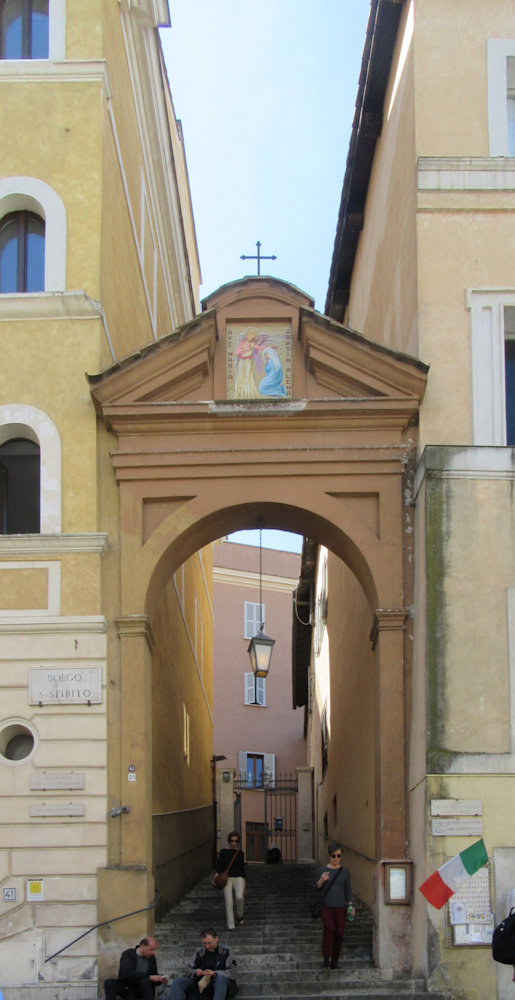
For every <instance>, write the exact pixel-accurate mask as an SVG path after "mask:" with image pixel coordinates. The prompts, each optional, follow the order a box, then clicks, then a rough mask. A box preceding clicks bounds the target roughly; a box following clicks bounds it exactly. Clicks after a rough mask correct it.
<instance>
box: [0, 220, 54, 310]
mask: <svg viewBox="0 0 515 1000" xmlns="http://www.w3.org/2000/svg"><path fill="white" fill-rule="evenodd" d="M44 288H45V223H44V220H43V219H42V218H41V217H40V216H39V215H36V214H35V213H34V212H26V211H21V212H10V213H9V214H8V215H5V216H4V218H3V219H2V220H0V292H2V293H6V292H42V291H44Z"/></svg>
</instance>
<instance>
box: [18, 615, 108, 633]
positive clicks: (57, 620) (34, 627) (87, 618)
mask: <svg viewBox="0 0 515 1000" xmlns="http://www.w3.org/2000/svg"><path fill="white" fill-rule="evenodd" d="M64 632H66V633H67V634H68V633H70V632H71V633H73V634H77V633H80V634H84V633H95V632H100V633H105V632H107V621H106V619H105V618H104V617H103V616H101V615H81V616H70V617H63V616H62V615H45V616H44V617H42V616H40V615H30V614H28V615H27V616H26V617H25V618H10V617H9V615H7V614H5V615H4V614H2V616H1V617H0V635H15V634H23V635H30V634H38V635H39V634H43V633H47V634H48V633H51V634H52V635H57V633H64Z"/></svg>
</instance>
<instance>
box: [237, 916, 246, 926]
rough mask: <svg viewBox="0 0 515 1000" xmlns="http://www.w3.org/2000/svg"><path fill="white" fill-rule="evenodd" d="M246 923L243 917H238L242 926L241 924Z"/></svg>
mask: <svg viewBox="0 0 515 1000" xmlns="http://www.w3.org/2000/svg"><path fill="white" fill-rule="evenodd" d="M244 923H245V921H244V919H243V917H238V925H239V926H241V924H244Z"/></svg>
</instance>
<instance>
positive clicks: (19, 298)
mask: <svg viewBox="0 0 515 1000" xmlns="http://www.w3.org/2000/svg"><path fill="white" fill-rule="evenodd" d="M0 65H1V60H0ZM101 318H102V307H101V305H99V303H98V302H94V301H93V299H90V298H89V296H88V295H86V293H85V292H81V291H77V292H32V293H31V292H19V293H15V294H13V295H7V294H3V295H0V322H2V320H9V321H10V322H14V321H15V320H37V321H38V322H41V320H45V319H51V320H56V319H67V320H70V319H101Z"/></svg>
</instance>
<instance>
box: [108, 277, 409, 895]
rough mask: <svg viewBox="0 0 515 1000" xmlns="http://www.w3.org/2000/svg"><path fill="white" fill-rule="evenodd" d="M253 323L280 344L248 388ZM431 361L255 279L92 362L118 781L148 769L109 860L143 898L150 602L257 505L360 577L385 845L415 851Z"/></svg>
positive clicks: (113, 760)
mask: <svg viewBox="0 0 515 1000" xmlns="http://www.w3.org/2000/svg"><path fill="white" fill-rule="evenodd" d="M249 330H250V331H255V332H254V333H252V336H249V333H248V331H249ZM256 331H257V332H256ZM259 331H262V332H259ZM257 336H262V337H263V338H264V339H263V340H262V342H261V344H262V350H261V357H260V358H259V359H258V360H259V361H260V364H261V366H262V369H264V368H265V358H266V351H265V349H266V350H268V357H269V359H270V358H272V359H273V358H274V352H275V355H276V356H277V357H279V353H280V351H282V354H281V362H282V366H283V370H284V372H285V375H284V382H283V388H284V393H283V395H281V396H280V397H277V398H276V397H273V398H269V397H263V396H260V395H259V394H258V395H257V397H256V396H255V395H253V393H256V391H257V390H256V389H255V388H254V389H252V387H251V388H250V389H249V396H245V391H246V390H245V385H246V383H245V384H243V382H242V379H243V375H240V382H241V383H242V384H240V385H239V387H238V384H237V383H238V379H237V377H236V376H235V369H238V364H239V363H241V364H243V362H242V361H241V359H242V357H244V354H243V349H242V348H241V344H242V343H243V342H244V341H245V345H246V349H247V348H248V352H247V355H246V356H245V358H246V361H249V359H250V357H251V354H250V347H249V344H248V343H247V341H246V340H245V338H247V339H248V340H249V341H250V344H251V346H252V343H253V340H254V341H255V338H256V337H257ZM271 343H274V344H275V347H274V348H272V347H271V346H270V344H271ZM240 348H241V350H240V355H238V349H240ZM425 377H426V369H425V367H424V366H423V365H422V364H421V363H420V362H418V361H415V360H413V359H411V358H406V357H405V356H399V355H396V354H395V353H394V352H392V351H388V350H386V349H385V348H381V347H379V346H377V345H375V344H373V343H371V342H370V341H367V340H366V339H365V338H363V337H360V336H359V335H358V334H356V333H355V332H354V331H350V330H346V329H345V328H344V327H341V326H340V325H338V324H335V323H332V322H330V321H328V320H327V319H325V318H324V317H322V316H320V315H318V314H317V313H315V312H314V311H313V309H312V302H311V300H309V299H308V297H307V296H305V295H304V294H303V293H301V292H299V291H298V290H297V289H294V288H292V287H291V286H289V285H286V284H285V283H283V282H278V281H273V280H272V279H245V280H243V281H241V282H235V283H234V284H233V285H229V286H225V287H224V288H222V289H221V290H219V292H217V293H215V295H213V296H211V297H210V299H209V300H207V302H206V303H205V310H204V313H203V314H202V315H201V316H200V317H198V318H197V319H195V320H194V321H193V322H191V323H190V324H188V325H187V327H185V328H183V329H182V330H180V331H178V332H177V333H176V334H174V335H172V336H170V337H169V338H165V339H164V340H162V341H160V342H158V343H156V344H152V345H150V346H149V348H148V349H147V350H145V349H143V350H142V351H141V352H139V354H138V356H137V357H134V358H129V359H126V361H125V362H122V363H120V364H118V365H117V366H115V367H114V368H113V369H111V370H109V371H107V372H104V373H102V374H101V375H100V376H95V377H93V378H91V379H90V382H91V387H92V395H93V398H94V400H95V403H96V405H97V409H98V412H99V414H100V415H101V417H102V419H103V422H104V424H105V428H106V430H105V438H104V444H105V451H104V456H103V458H104V461H105V462H106V464H107V463H109V462H110V461H112V465H113V468H114V472H115V480H113V482H112V486H111V488H110V490H107V491H106V497H105V511H104V514H105V517H106V519H107V521H109V520H110V519H112V520H113V521H114V520H116V525H117V530H116V532H113V530H112V526H110V534H111V536H113V534H117V536H118V539H119V544H118V548H117V551H116V552H114V553H113V561H112V574H113V575H112V582H113V591H112V605H113V607H112V610H113V615H112V617H113V620H115V621H116V626H117V635H113V636H112V637H111V642H112V657H113V659H112V662H113V664H114V663H118V667H117V668H116V667H113V670H112V688H113V691H112V701H113V706H114V710H113V717H114V725H113V729H112V745H111V747H110V781H111V782H114V783H116V782H118V784H119V785H120V787H122V784H123V782H124V775H125V773H126V771H127V768H128V767H131V768H132V769H133V773H135V774H136V775H137V780H135V781H132V782H131V784H130V785H129V787H128V788H127V790H125V789H124V795H125V798H127V796H128V799H129V800H130V801H129V805H130V815H129V816H128V817H127V822H124V823H123V825H122V826H121V828H120V831H119V837H118V838H117V839H116V840H113V841H112V843H111V844H110V850H111V858H112V863H113V865H117V866H121V868H120V870H122V871H125V872H127V871H130V872H131V873H132V874H131V877H132V878H133V879H134V878H136V877H135V876H134V872H135V871H136V870H137V871H139V873H140V874H139V876H138V877H137V878H139V881H140V888H139V890H138V892H139V895H140V898H141V899H147V898H148V896H149V894H150V885H151V883H152V878H151V874H150V873H151V869H152V835H151V829H150V824H149V822H148V817H149V816H151V815H152V731H151V704H152V690H151V685H152V669H151V663H152V656H153V655H154V656H155V642H156V636H155V633H154V619H155V617H156V614H157V611H158V609H159V606H160V602H161V601H162V595H163V594H164V593H165V591H166V588H167V586H168V584H169V581H170V580H171V579H172V577H173V574H174V573H175V571H176V570H177V568H178V567H179V566H180V565H181V564H183V563H184V562H185V560H187V559H188V558H189V557H190V556H191V555H192V553H194V552H196V551H197V550H199V549H202V548H203V546H206V545H207V544H208V543H209V542H211V541H213V540H214V539H216V538H219V537H220V536H222V535H224V534H226V533H228V532H230V531H235V530H238V529H239V528H243V527H255V526H256V525H257V523H258V521H259V519H264V521H265V523H266V524H267V525H268V526H269V527H275V528H284V529H286V530H289V531H295V532H298V533H300V534H303V535H305V536H308V537H311V538H313V539H315V540H316V541H317V542H319V543H321V544H323V545H325V546H326V547H327V548H328V549H330V550H331V551H332V552H334V553H335V554H336V555H337V556H339V557H340V558H341V559H342V560H343V562H344V563H345V564H346V565H347V566H348V567H349V569H350V570H351V572H352V574H353V575H354V577H355V578H356V580H357V581H358V583H359V585H360V587H361V588H362V590H363V592H364V594H365V597H366V602H367V604H368V608H369V613H370V622H371V628H370V635H369V639H368V641H369V642H370V644H371V648H372V649H373V654H374V661H375V691H374V701H375V733H374V740H375V852H376V857H377V858H401V857H403V856H404V852H405V845H406V806H405V786H406V781H405V775H406V760H405V713H406V698H407V690H406V677H407V676H408V674H409V653H408V652H407V649H406V641H405V625H406V619H407V608H408V607H409V603H410V594H411V577H410V573H411V548H412V533H411V525H410V524H409V518H410V508H409V476H410V468H411V462H412V459H413V457H414V449H415V444H416V442H415V431H414V425H415V423H416V417H417V412H418V406H419V403H420V400H421V397H422V395H423V391H424V386H425ZM249 378H250V374H249V370H246V371H245V379H246V380H247V382H248V379H249ZM254 384H255V383H254ZM259 385H262V382H260V383H259ZM242 386H243V388H242ZM113 436H114V437H113ZM116 491H117V492H116ZM407 500H408V502H406V501H407ZM160 641H161V638H160ZM154 697H155V693H154ZM125 780H126V779H125ZM124 877H126V876H124ZM137 878H136V881H137Z"/></svg>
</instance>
